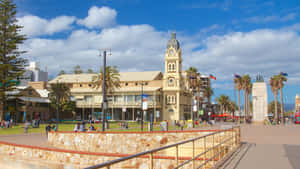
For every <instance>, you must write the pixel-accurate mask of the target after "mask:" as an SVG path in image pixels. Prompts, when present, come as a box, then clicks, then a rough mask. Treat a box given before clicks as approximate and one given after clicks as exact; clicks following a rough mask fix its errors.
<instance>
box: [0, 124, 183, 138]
mask: <svg viewBox="0 0 300 169" xmlns="http://www.w3.org/2000/svg"><path fill="white" fill-rule="evenodd" d="M119 123H120V122H109V129H108V130H107V131H122V132H133V131H141V125H140V124H138V123H136V122H128V127H129V129H121V128H120V126H119ZM46 125H47V124H41V125H40V127H39V128H32V127H31V126H30V127H29V129H28V133H45V127H46ZM53 125H55V124H51V126H53ZM75 125H76V124H70V123H62V124H59V126H58V129H59V131H73V130H74V127H75ZM93 125H94V127H95V128H96V129H97V131H101V130H102V124H93ZM85 127H86V128H88V127H89V124H86V125H85ZM184 128H187V125H185V126H184ZM153 130H154V131H160V127H159V123H156V125H155V126H154V128H153ZM169 130H180V127H172V126H169ZM143 131H148V123H147V122H146V123H144V129H143ZM23 133H24V125H23V124H18V125H15V126H13V127H12V128H3V129H1V128H0V135H9V134H23Z"/></svg>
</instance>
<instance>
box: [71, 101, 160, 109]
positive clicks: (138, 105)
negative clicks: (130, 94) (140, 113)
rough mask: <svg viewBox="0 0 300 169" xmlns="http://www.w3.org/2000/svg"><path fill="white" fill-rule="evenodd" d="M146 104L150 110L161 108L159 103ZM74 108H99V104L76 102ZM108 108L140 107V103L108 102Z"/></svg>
mask: <svg viewBox="0 0 300 169" xmlns="http://www.w3.org/2000/svg"><path fill="white" fill-rule="evenodd" d="M147 103H148V107H149V108H151V107H154V106H155V107H160V106H161V103H160V102H154V101H147ZM76 106H77V107H82V106H85V107H89V106H101V103H99V102H85V101H76ZM108 106H109V107H110V106H114V107H119V106H127V107H140V106H141V101H137V102H135V101H132V102H124V101H121V102H112V101H110V102H108Z"/></svg>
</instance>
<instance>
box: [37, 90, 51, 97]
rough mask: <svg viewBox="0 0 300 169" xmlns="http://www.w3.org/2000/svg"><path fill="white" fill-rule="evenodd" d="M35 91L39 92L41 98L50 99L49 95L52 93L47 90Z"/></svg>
mask: <svg viewBox="0 0 300 169" xmlns="http://www.w3.org/2000/svg"><path fill="white" fill-rule="evenodd" d="M35 91H36V92H38V93H39V95H40V96H41V97H48V95H49V93H50V92H49V91H48V90H46V89H35Z"/></svg>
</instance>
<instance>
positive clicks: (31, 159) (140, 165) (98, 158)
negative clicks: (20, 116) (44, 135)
mask: <svg viewBox="0 0 300 169" xmlns="http://www.w3.org/2000/svg"><path fill="white" fill-rule="evenodd" d="M0 152H1V153H0V157H1V156H3V157H5V158H6V159H7V162H9V161H14V162H13V163H11V164H9V163H4V161H3V160H2V161H1V160H0V168H6V169H10V168H11V169H26V168H39V169H49V167H50V168H51V169H62V168H64V169H81V168H85V167H88V166H92V165H96V164H100V163H104V162H106V161H111V160H114V159H117V158H120V157H125V156H128V155H129V154H113V153H111V154H109V153H91V152H80V151H71V150H61V149H53V148H43V147H37V146H25V145H19V144H12V143H7V142H0ZM2 159H3V158H2ZM184 160H186V159H182V160H179V162H183V161H184ZM26 161H27V162H26ZM154 161H155V163H154V164H155V166H154V167H155V168H156V169H166V168H173V167H175V164H176V161H175V160H174V157H163V156H155V157H154ZM149 166H150V164H149V157H148V156H143V157H140V158H135V159H133V160H128V161H125V162H122V163H119V164H116V165H114V166H112V167H111V168H117V169H121V168H136V169H145V168H149ZM189 168H191V164H188V165H186V166H185V167H183V169H189Z"/></svg>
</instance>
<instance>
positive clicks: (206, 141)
mask: <svg viewBox="0 0 300 169" xmlns="http://www.w3.org/2000/svg"><path fill="white" fill-rule="evenodd" d="M240 137H241V136H240V127H239V126H236V127H232V128H229V129H224V130H218V131H216V132H213V133H209V134H206V135H203V136H200V137H197V138H193V139H189V140H186V141H181V142H179V143H175V144H171V145H167V146H163V147H160V148H156V149H152V150H149V151H145V152H141V153H137V154H134V155H130V156H127V157H123V158H118V159H114V160H112V161H107V162H104V163H102V164H98V165H94V166H91V167H87V168H86V169H98V168H107V169H111V168H139V166H141V165H143V166H142V168H149V169H154V168H165V167H166V168H169V167H170V166H171V167H172V168H174V169H177V168H189V169H190V168H192V169H195V168H197V169H200V168H203V169H208V168H211V167H214V166H216V164H217V163H218V162H219V161H221V160H222V159H223V158H224V157H225V156H226V155H227V154H228V153H230V152H232V151H234V150H235V149H236V148H238V147H239V146H240V143H241V140H240ZM162 166H165V167H162Z"/></svg>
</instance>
